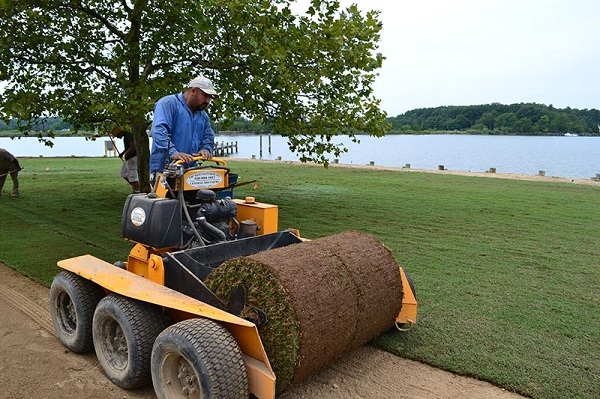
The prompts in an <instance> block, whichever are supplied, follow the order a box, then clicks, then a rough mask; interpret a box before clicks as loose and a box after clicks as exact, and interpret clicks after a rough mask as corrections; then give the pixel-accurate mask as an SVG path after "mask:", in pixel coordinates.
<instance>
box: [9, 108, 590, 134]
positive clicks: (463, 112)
mask: <svg viewBox="0 0 600 399" xmlns="http://www.w3.org/2000/svg"><path fill="white" fill-rule="evenodd" d="M386 122H387V123H388V124H389V125H390V126H391V131H390V132H391V133H404V134H411V133H436V132H448V131H457V132H468V133H470V134H495V135H515V134H519V135H532V136H541V135H562V134H565V133H577V134H578V135H581V136H598V135H600V130H599V125H600V111H599V110H597V109H589V110H588V109H583V110H579V109H575V108H568V107H567V108H563V109H559V108H554V107H553V106H552V105H549V106H547V105H543V104H535V103H520V104H511V105H503V104H499V103H492V104H486V105H467V106H445V107H436V108H418V109H414V110H411V111H407V112H406V113H404V114H401V115H398V116H396V117H390V118H386ZM213 127H214V129H215V131H230V132H244V133H272V132H273V125H272V123H269V122H268V121H267V122H265V123H261V122H255V121H252V120H249V119H246V118H243V117H238V118H234V119H233V120H232V121H230V122H229V123H228V124H227V125H223V126H221V125H220V124H219V123H218V122H217V123H214V125H213ZM71 128H72V126H71V125H70V124H68V123H66V122H64V121H63V119H62V118H45V119H44V120H43V121H41V122H39V123H38V124H36V125H35V126H34V127H33V131H54V132H59V131H62V130H71ZM17 129H18V121H17V120H16V119H11V120H10V121H9V123H8V124H7V123H5V122H3V121H0V131H6V130H17Z"/></svg>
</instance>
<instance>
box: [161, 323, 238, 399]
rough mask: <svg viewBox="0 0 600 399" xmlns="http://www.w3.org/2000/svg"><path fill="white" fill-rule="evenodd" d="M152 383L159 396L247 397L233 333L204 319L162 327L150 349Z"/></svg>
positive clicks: (174, 398) (214, 398)
mask: <svg viewBox="0 0 600 399" xmlns="http://www.w3.org/2000/svg"><path fill="white" fill-rule="evenodd" d="M152 384H153V385H154V390H155V392H156V395H157V396H158V398H159V399H179V398H186V399H187V398H195V399H200V398H202V399H217V398H219V399H220V398H223V399H225V398H247V397H248V395H249V390H248V375H247V373H246V366H245V364H244V358H243V356H242V352H241V350H240V348H239V346H238V344H237V342H236V341H235V339H234V338H233V336H232V335H231V334H230V333H229V332H228V331H227V330H226V329H225V328H224V327H223V326H221V325H220V324H218V323H216V322H214V321H212V320H208V319H189V320H185V321H182V322H179V323H177V324H174V325H172V326H171V327H169V328H167V329H166V330H165V331H163V332H162V333H161V334H160V335H159V336H158V338H157V339H156V341H155V343H154V348H153V350H152Z"/></svg>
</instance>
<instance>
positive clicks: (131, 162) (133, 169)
mask: <svg viewBox="0 0 600 399" xmlns="http://www.w3.org/2000/svg"><path fill="white" fill-rule="evenodd" d="M112 134H113V136H115V137H118V138H120V139H121V138H122V139H123V148H124V149H123V152H121V153H119V158H121V160H123V165H122V166H121V177H122V178H123V179H125V181H126V182H127V183H129V184H130V185H131V188H132V190H133V193H134V194H136V193H139V192H140V180H139V178H138V163H137V152H136V150H135V142H134V140H133V134H131V132H128V131H126V130H125V129H123V128H122V127H121V126H117V127H115V128H114V129H113V131H112Z"/></svg>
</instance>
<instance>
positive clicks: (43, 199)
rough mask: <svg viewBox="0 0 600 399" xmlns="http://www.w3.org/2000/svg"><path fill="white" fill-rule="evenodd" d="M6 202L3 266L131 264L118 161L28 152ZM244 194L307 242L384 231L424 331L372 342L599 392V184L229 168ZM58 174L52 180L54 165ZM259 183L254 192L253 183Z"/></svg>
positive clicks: (429, 358) (483, 371) (520, 382)
mask: <svg viewBox="0 0 600 399" xmlns="http://www.w3.org/2000/svg"><path fill="white" fill-rule="evenodd" d="M20 161H21V165H22V166H23V167H24V170H22V171H21V172H20V173H19V177H20V181H21V197H20V198H10V197H9V196H8V195H7V193H8V192H7V191H6V190H9V186H10V181H7V183H6V185H5V187H4V189H5V191H4V193H3V195H2V197H0V220H1V221H2V223H0V260H1V261H2V262H4V263H6V264H8V265H9V266H11V267H13V268H15V269H16V270H18V271H20V272H21V273H23V274H25V275H27V276H31V277H32V278H34V279H35V280H37V281H40V282H42V283H44V284H46V285H49V284H50V282H51V280H52V277H53V276H54V274H55V273H57V272H58V267H57V266H56V262H57V261H58V260H60V259H64V258H68V257H72V256H77V255H82V254H86V253H90V254H92V255H94V256H97V257H99V258H101V259H104V260H106V261H108V262H113V261H116V260H125V258H126V256H127V253H128V251H129V249H130V248H131V243H128V242H126V241H125V240H124V239H123V238H122V236H121V212H122V207H123V204H124V202H125V198H126V197H127V195H128V194H129V190H130V189H129V186H128V185H127V183H126V182H124V181H123V179H121V178H120V177H119V168H120V166H121V161H120V160H119V159H116V158H65V159H52V158H29V159H28V158H24V159H21V160H20ZM230 166H231V168H232V170H233V171H235V172H237V173H238V174H239V181H245V180H252V179H258V182H257V183H256V186H255V185H254V184H252V185H246V186H242V187H239V188H236V189H235V190H234V193H235V194H236V196H238V197H243V196H253V197H256V198H257V200H258V201H262V202H268V203H273V204H277V205H278V206H279V215H280V218H279V219H280V223H279V225H280V228H281V229H285V228H288V227H294V228H298V229H300V232H301V234H302V235H303V236H305V237H307V238H311V239H316V238H319V237H325V236H329V235H333V234H336V233H340V232H343V231H347V230H358V231H362V232H364V233H368V234H371V235H373V236H375V237H377V238H378V239H379V240H380V241H381V242H382V243H383V244H385V245H386V246H387V247H388V248H390V249H391V251H392V253H393V255H394V257H395V259H396V260H397V261H398V263H399V264H400V266H402V267H404V269H405V270H406V271H408V272H409V274H410V275H411V277H412V279H413V280H414V283H415V286H416V290H417V299H418V301H419V318H418V321H417V324H416V325H415V326H414V327H413V329H412V330H411V331H410V332H408V333H400V332H394V333H389V334H384V335H382V336H380V337H378V338H377V339H376V340H374V341H372V343H373V344H375V345H377V346H379V347H382V348H383V349H385V350H387V351H390V352H392V353H396V354H398V355H400V356H403V357H407V358H411V359H416V360H420V361H423V362H426V363H429V364H432V365H434V366H436V367H440V368H444V369H447V370H450V371H453V372H455V373H460V374H462V375H467V376H473V377H476V378H479V379H483V380H487V381H490V382H492V383H494V384H496V385H499V386H502V387H504V388H506V389H509V390H512V391H516V392H519V393H521V394H525V395H527V396H531V397H533V398H545V399H546V398H557V399H559V398H560V399H563V398H589V399H592V398H594V399H595V398H597V397H598V396H599V393H600V349H599V348H600V288H599V287H600V267H599V263H600V262H599V259H600V245H598V237H600V187H599V186H583V185H574V184H564V183H546V182H530V181H518V180H504V179H492V178H480V177H461V176H450V175H443V174H428V173H411V172H394V171H380V170H374V169H368V168H367V169H348V168H341V167H334V166H333V165H332V166H331V167H330V168H328V169H325V168H323V167H320V166H311V165H296V164H287V163H267V162H241V161H232V162H230ZM46 167H49V171H48V172H45V168H46ZM254 187H256V189H254Z"/></svg>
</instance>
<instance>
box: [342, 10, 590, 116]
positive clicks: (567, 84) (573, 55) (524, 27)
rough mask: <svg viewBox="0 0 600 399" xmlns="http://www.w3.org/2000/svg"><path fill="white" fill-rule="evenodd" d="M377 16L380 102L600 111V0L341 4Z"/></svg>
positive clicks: (399, 109) (397, 108) (393, 108)
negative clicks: (529, 104) (524, 105)
mask: <svg viewBox="0 0 600 399" xmlns="http://www.w3.org/2000/svg"><path fill="white" fill-rule="evenodd" d="M340 3H341V5H342V6H343V7H346V6H348V5H350V4H353V3H354V4H357V5H358V8H359V9H360V10H370V9H378V10H380V11H381V14H380V18H379V19H380V20H381V21H382V22H383V31H382V35H381V42H380V49H379V50H380V52H381V53H382V54H383V55H384V56H385V57H386V60H385V61H384V63H383V68H382V69H381V71H380V76H379V77H378V79H377V80H376V83H375V86H374V88H375V95H376V96H377V97H378V98H380V99H381V100H382V104H381V105H382V108H383V109H384V110H385V111H386V112H387V113H388V116H396V115H398V114H401V113H404V112H406V111H408V110H411V109H415V108H427V107H437V106H444V105H476V104H489V103H492V102H499V103H502V104H512V103H520V102H535V103H539V104H546V105H550V104H552V105H554V106H555V107H556V108H565V107H571V108H580V109H584V108H588V109H591V108H596V109H600V76H599V73H600V1H598V0H385V1H382V0H341V1H340Z"/></svg>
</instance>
